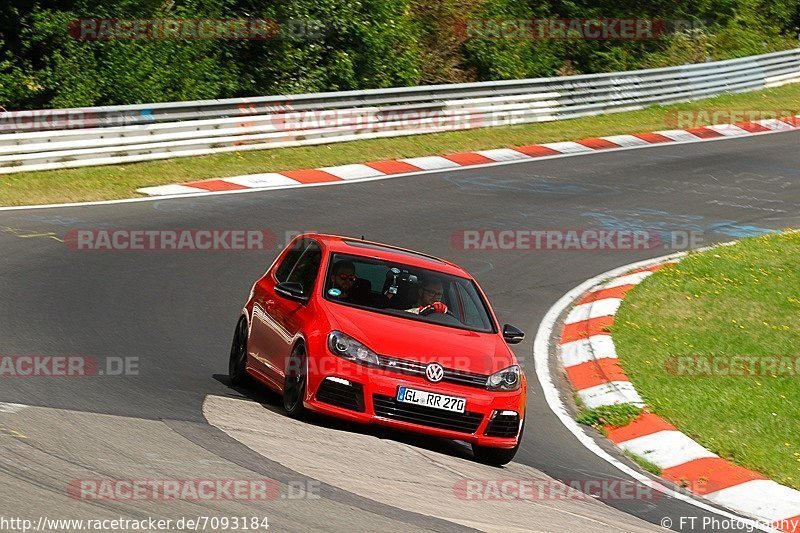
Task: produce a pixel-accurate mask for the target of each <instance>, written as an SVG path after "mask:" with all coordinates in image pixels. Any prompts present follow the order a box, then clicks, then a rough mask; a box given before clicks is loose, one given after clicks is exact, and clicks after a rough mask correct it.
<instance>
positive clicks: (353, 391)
mask: <svg viewBox="0 0 800 533" xmlns="http://www.w3.org/2000/svg"><path fill="white" fill-rule="evenodd" d="M317 400H319V401H321V402H324V403H329V404H331V405H335V406H336V407H343V408H344V409H350V410H351V411H358V412H359V413H363V412H364V388H363V387H362V386H361V383H353V382H350V385H345V384H344V383H338V382H336V381H333V380H331V379H328V378H326V379H325V380H324V381H323V382H322V385H320V386H319V389H317Z"/></svg>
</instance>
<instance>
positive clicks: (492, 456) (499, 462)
mask: <svg viewBox="0 0 800 533" xmlns="http://www.w3.org/2000/svg"><path fill="white" fill-rule="evenodd" d="M524 431H525V421H524V420H523V421H522V430H520V432H519V439H518V440H517V445H516V446H514V447H513V448H491V447H489V446H479V445H477V444H473V445H472V454H473V455H474V456H475V460H476V461H478V462H479V463H483V464H487V465H491V466H503V465H505V464H508V463H510V462H511V460H512V459H513V458H514V456H515V455H517V451H518V450H519V445H520V444H521V443H522V434H523V432H524Z"/></svg>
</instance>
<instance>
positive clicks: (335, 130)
mask: <svg viewBox="0 0 800 533" xmlns="http://www.w3.org/2000/svg"><path fill="white" fill-rule="evenodd" d="M798 81H800V49H793V50H787V51H783V52H775V53H771V54H764V55H760V56H752V57H744V58H740V59H731V60H727V61H717V62H709V63H701V64H692V65H683V66H679V67H667V68H659V69H648V70H637V71H629V72H614V73H604V74H587V75H580V76H565V77H559V78H537V79H527V80H509V81H498V82H483V83H460V84H451V85H434V86H423V87H402V88H394V89H374V90H365V91H344V92H331V93H317V94H298V95H288V96H264V97H257V98H233V99H227V100H205V101H194V102H170V103H157V104H143V105H126V106H107V107H92V108H84V109H62V110H51V111H23V112H13V111H11V112H3V113H0V174H4V173H12V172H22V171H31V170H49V169H57V168H70V167H80V166H90V165H104V164H114V163H129V162H135V161H147V160H153V159H165V158H170V157H180V156H191V155H202V154H210V153H216V152H230V151H243V150H261V149H266V148H277V147H287V146H299V145H307V144H322V143H331V142H340V141H349V140H355V139H367V138H378V137H391V136H399V135H414V134H420V133H431V132H436V131H447V130H455V129H471V128H478V127H490V126H499V125H508V124H521V123H527V122H542V121H552V120H561V119H567V118H575V117H581V116H589V115H597V114H602V113H612V112H617V111H628V110H634V109H641V108H643V107H646V106H648V105H652V104H669V103H675V102H681V101H689V100H695V99H699V98H705V97H709V96H714V95H718V94H723V93H733V92H745V91H752V90H757V89H762V88H765V87H776V86H779V85H783V84H785V83H792V82H798ZM308 116H312V117H314V118H313V119H312V120H307V119H303V118H302V117H308ZM409 117H415V119H413V120H409Z"/></svg>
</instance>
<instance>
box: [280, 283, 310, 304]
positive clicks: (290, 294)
mask: <svg viewBox="0 0 800 533" xmlns="http://www.w3.org/2000/svg"><path fill="white" fill-rule="evenodd" d="M275 294H277V295H278V296H283V297H284V298H287V299H289V300H294V301H296V302H305V301H307V300H308V296H306V294H305V293H304V292H303V286H302V285H301V284H300V283H297V282H296V281H282V282H280V283H278V284H277V285H275Z"/></svg>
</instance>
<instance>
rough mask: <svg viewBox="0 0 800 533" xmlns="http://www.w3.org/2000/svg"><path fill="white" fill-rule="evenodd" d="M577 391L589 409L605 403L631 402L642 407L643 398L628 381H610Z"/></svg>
mask: <svg viewBox="0 0 800 533" xmlns="http://www.w3.org/2000/svg"><path fill="white" fill-rule="evenodd" d="M577 392H578V396H580V398H581V400H583V403H584V404H586V407H588V408H589V409H594V408H596V407H603V406H606V405H619V404H622V403H631V404H633V405H636V406H639V407H644V400H642V397H641V396H639V393H638V392H636V389H634V388H633V383H631V382H630V381H611V382H609V383H603V384H601V385H595V386H594V387H589V388H587V389H581V390H579V391H577Z"/></svg>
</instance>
